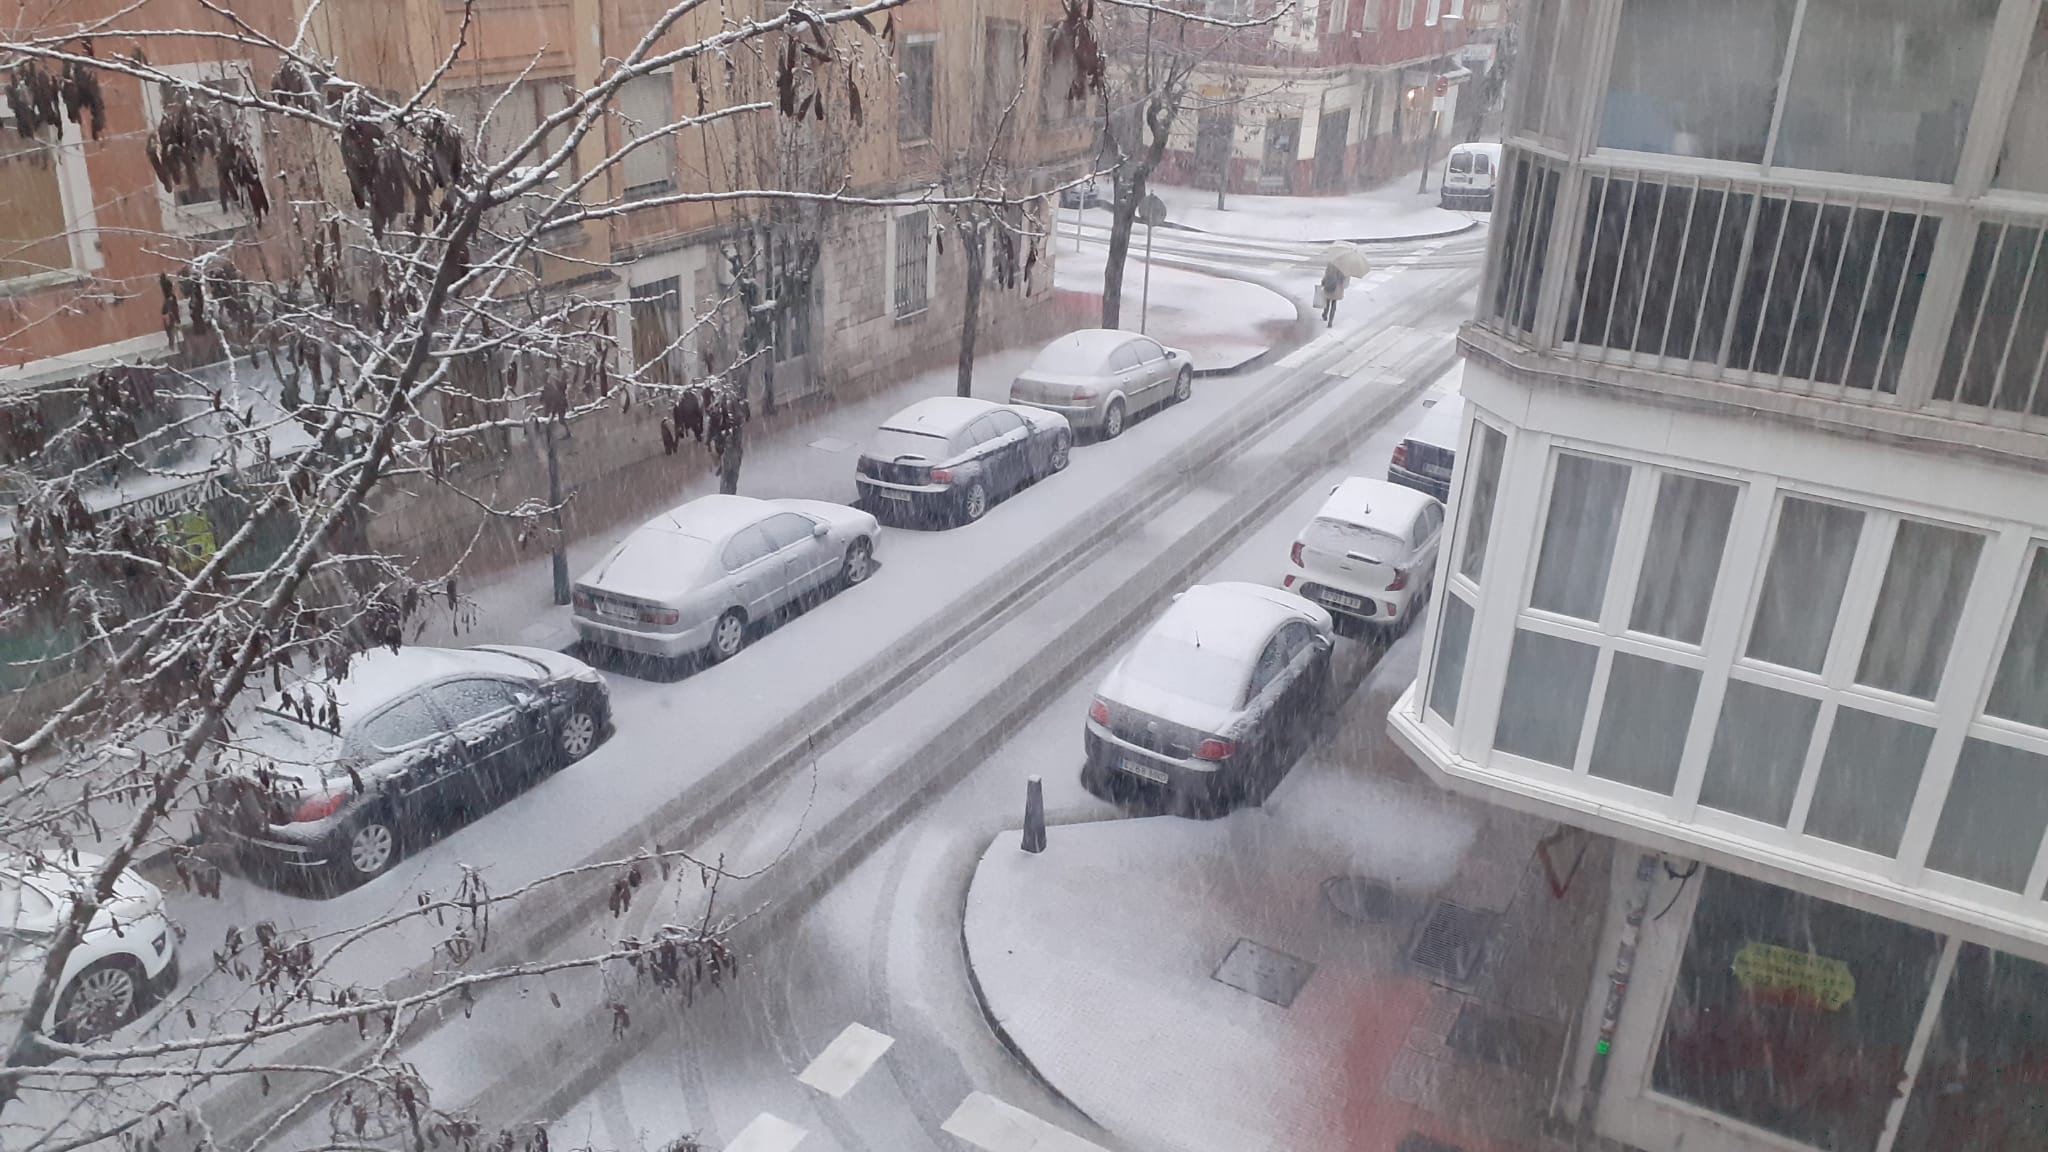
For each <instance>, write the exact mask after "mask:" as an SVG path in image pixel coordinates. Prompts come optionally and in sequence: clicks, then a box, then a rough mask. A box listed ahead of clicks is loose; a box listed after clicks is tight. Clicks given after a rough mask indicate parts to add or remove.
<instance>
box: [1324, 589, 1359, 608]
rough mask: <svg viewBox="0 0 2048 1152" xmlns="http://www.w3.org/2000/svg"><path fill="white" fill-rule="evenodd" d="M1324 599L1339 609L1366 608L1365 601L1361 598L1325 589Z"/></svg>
mask: <svg viewBox="0 0 2048 1152" xmlns="http://www.w3.org/2000/svg"><path fill="white" fill-rule="evenodd" d="M1323 599H1324V600H1327V601H1329V602H1330V603H1332V604H1335V605H1336V606H1338V607H1339V608H1363V607H1365V600H1364V599H1363V598H1361V597H1358V596H1347V595H1345V594H1344V593H1342V592H1331V591H1329V590H1328V589H1325V590H1324V591H1323Z"/></svg>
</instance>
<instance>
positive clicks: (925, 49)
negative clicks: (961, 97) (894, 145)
mask: <svg viewBox="0 0 2048 1152" xmlns="http://www.w3.org/2000/svg"><path fill="white" fill-rule="evenodd" d="M935 54H936V46H935V45H934V44H933V43H932V42H931V41H929V40H925V41H920V42H918V43H914V44H905V45H903V47H902V48H901V49H900V50H899V51H898V54H897V58H896V59H897V67H898V68H900V69H901V71H900V72H898V73H897V76H896V91H897V105H896V138H897V139H898V140H903V141H916V140H929V139H931V137H932V94H933V86H932V60H933V57H934V56H935Z"/></svg>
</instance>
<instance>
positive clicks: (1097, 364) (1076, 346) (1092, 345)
mask: <svg viewBox="0 0 2048 1152" xmlns="http://www.w3.org/2000/svg"><path fill="white" fill-rule="evenodd" d="M1137 338H1138V335H1137V333H1135V332H1124V331H1120V330H1118V329H1115V328H1083V329H1081V330H1080V331H1078V332H1069V333H1067V334H1066V335H1065V336H1061V337H1060V338H1058V339H1057V340H1054V341H1053V342H1052V343H1050V344H1047V345H1046V346H1045V347H1044V348H1042V349H1040V350H1039V353H1038V356H1037V358H1035V359H1033V360H1032V361H1031V368H1030V369H1029V370H1030V371H1033V372H1062V373H1064V372H1094V371H1100V370H1101V368H1102V365H1103V362H1104V361H1105V360H1107V359H1109V354H1110V353H1111V352H1114V351H1116V350H1117V349H1118V348H1121V347H1123V346H1124V345H1125V344H1127V343H1129V342H1130V341H1132V340H1135V339H1137Z"/></svg>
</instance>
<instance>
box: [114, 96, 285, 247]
mask: <svg viewBox="0 0 2048 1152" xmlns="http://www.w3.org/2000/svg"><path fill="white" fill-rule="evenodd" d="M160 91H161V92H162V94H163V111H162V112H161V113H160V114H159V116H158V118H157V122H156V128H155V129H153V130H152V131H151V132H150V134H149V136H148V138H147V139H145V140H144V142H143V154H144V155H145V156H147V157H148V158H149V166H150V168H151V170H153V171H154V172H155V173H156V179H157V183H158V184H160V185H162V187H163V190H164V191H166V192H176V191H178V190H179V189H180V188H184V189H187V190H194V189H199V188H202V187H204V185H203V184H202V182H201V180H200V172H201V171H202V170H203V169H202V166H206V165H210V166H211V168H212V172H213V177H214V180H215V183H216V186H217V187H218V189H219V194H220V198H221V200H222V201H223V202H225V203H229V204H234V205H237V206H239V207H241V208H244V209H246V210H247V211H248V212H249V214H250V215H251V216H254V217H255V218H256V220H257V221H258V222H259V223H260V222H261V221H262V220H263V218H264V217H265V216H267V215H269V214H270V193H269V192H268V191H266V190H265V189H264V186H263V173H262V171H261V170H260V169H259V168H258V167H257V165H256V151H255V147H254V145H252V144H251V143H250V141H249V134H248V132H247V131H245V130H244V128H243V126H242V124H241V122H240V121H241V116H240V112H239V110H238V109H235V108H233V107H232V106H230V105H227V104H225V103H224V102H223V101H221V100H219V99H207V100H204V101H202V100H200V99H198V98H195V97H194V95H193V91H192V89H191V88H190V87H188V86H186V85H183V84H174V83H171V82H168V81H166V82H165V83H163V84H162V85H160Z"/></svg>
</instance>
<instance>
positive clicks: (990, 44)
mask: <svg viewBox="0 0 2048 1152" xmlns="http://www.w3.org/2000/svg"><path fill="white" fill-rule="evenodd" d="M982 45H983V50H982V61H981V70H982V88H981V127H982V132H983V134H984V136H985V137H993V135H994V133H995V131H996V130H997V128H998V127H1004V126H1007V127H1009V128H1011V129H1013V130H1014V128H1015V123H1014V122H1015V119H1016V114H1015V113H1014V112H1013V111H1012V106H1013V105H1016V106H1026V105H1023V100H1022V93H1021V92H1019V89H1020V88H1021V87H1022V86H1023V83H1024V29H1023V28H1022V27H1020V26H1019V25H1017V24H1015V23H1013V22H1011V21H1009V20H990V21H988V22H987V24H986V25H984V27H983V29H982ZM1005 117H1008V119H1007V120H1006V119H1005Z"/></svg>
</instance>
